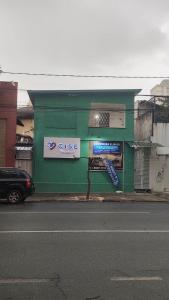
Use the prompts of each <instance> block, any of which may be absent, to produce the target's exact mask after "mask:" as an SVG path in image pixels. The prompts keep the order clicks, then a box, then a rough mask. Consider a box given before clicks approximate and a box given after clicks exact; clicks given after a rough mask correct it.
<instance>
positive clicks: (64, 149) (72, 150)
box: [58, 143, 78, 153]
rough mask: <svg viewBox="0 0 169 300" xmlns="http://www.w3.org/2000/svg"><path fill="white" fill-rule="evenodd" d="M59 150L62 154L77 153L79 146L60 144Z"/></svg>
mask: <svg viewBox="0 0 169 300" xmlns="http://www.w3.org/2000/svg"><path fill="white" fill-rule="evenodd" d="M58 149H59V151H60V152H62V153H75V152H76V150H77V149H78V147H77V144H64V143H60V144H58Z"/></svg>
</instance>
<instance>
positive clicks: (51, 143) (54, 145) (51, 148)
mask: <svg viewBox="0 0 169 300" xmlns="http://www.w3.org/2000/svg"><path fill="white" fill-rule="evenodd" d="M55 147H56V143H55V142H52V141H49V142H48V148H49V149H50V150H53V149H55Z"/></svg>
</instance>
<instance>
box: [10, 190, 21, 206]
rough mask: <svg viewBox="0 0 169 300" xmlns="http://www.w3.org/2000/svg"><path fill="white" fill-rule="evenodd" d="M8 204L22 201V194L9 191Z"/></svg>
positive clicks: (17, 191)
mask: <svg viewBox="0 0 169 300" xmlns="http://www.w3.org/2000/svg"><path fill="white" fill-rule="evenodd" d="M7 200H8V203H11V204H16V203H19V202H21V201H22V200H23V196H22V193H21V192H20V191H19V190H11V191H10V192H9V193H8V195H7Z"/></svg>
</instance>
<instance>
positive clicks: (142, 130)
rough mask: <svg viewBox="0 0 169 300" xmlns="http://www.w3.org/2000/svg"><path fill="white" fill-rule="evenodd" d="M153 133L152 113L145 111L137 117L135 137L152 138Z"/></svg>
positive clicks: (141, 138) (138, 139)
mask: <svg viewBox="0 0 169 300" xmlns="http://www.w3.org/2000/svg"><path fill="white" fill-rule="evenodd" d="M151 135H152V113H151V112H149V113H145V114H144V115H141V116H140V117H138V118H137V119H136V122H135V139H136V141H145V140H150V137H151Z"/></svg>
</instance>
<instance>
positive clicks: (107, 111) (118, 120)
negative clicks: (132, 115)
mask: <svg viewBox="0 0 169 300" xmlns="http://www.w3.org/2000/svg"><path fill="white" fill-rule="evenodd" d="M89 127H100V128H103V127H109V128H125V105H124V104H111V103H92V105H91V112H90V117H89Z"/></svg>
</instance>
